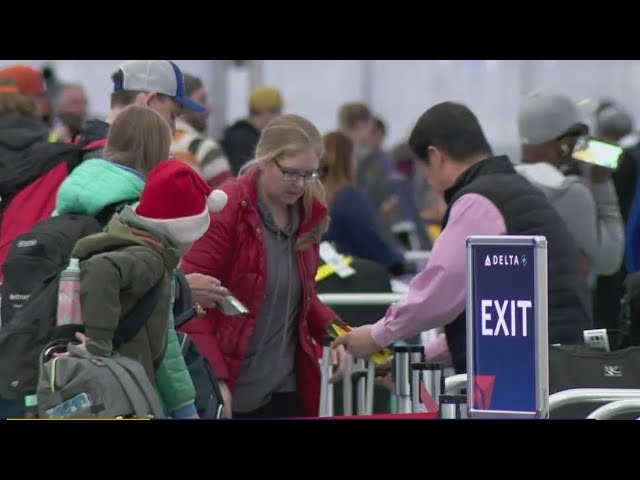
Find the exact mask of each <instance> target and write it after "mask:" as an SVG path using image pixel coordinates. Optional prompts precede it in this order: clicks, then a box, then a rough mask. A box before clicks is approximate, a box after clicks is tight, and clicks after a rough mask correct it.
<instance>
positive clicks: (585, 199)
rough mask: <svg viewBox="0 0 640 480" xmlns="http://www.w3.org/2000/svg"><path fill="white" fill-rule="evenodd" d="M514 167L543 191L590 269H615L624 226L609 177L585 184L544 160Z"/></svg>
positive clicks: (599, 271) (610, 271) (603, 272)
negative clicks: (589, 264)
mask: <svg viewBox="0 0 640 480" xmlns="http://www.w3.org/2000/svg"><path fill="white" fill-rule="evenodd" d="M516 170H517V171H518V173H520V174H521V175H522V176H524V177H525V178H526V179H527V180H529V181H530V182H531V183H532V184H533V185H535V186H536V187H538V188H540V189H541V190H542V191H543V192H544V193H545V195H546V196H547V198H548V199H549V201H550V202H551V204H552V205H553V206H554V207H555V208H556V210H557V211H558V213H559V214H560V216H561V217H562V219H563V220H564V221H565V222H566V224H567V226H568V228H569V231H570V232H571V234H572V236H573V238H574V239H575V241H576V243H577V244H578V247H579V248H580V250H581V251H582V253H583V254H584V255H585V256H586V257H587V258H588V259H589V260H590V263H591V270H592V272H594V273H597V274H601V275H611V274H613V273H615V272H616V271H618V269H619V268H620V265H621V263H622V257H623V254H624V225H623V222H622V217H621V216H620V207H619V204H618V197H617V195H616V191H615V188H614V186H613V182H612V181H611V180H609V181H607V182H604V183H594V184H593V185H591V186H590V187H589V186H587V184H586V183H585V182H584V180H583V179H581V178H580V177H577V176H573V175H569V176H565V175H564V174H563V173H562V172H561V171H560V170H558V169H557V168H556V167H555V166H553V165H551V164H549V163H546V162H540V163H532V164H522V165H517V166H516Z"/></svg>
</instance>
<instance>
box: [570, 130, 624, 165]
mask: <svg viewBox="0 0 640 480" xmlns="http://www.w3.org/2000/svg"><path fill="white" fill-rule="evenodd" d="M622 152H623V149H622V147H620V146H618V145H616V144H615V143H609V142H604V141H602V140H596V139H594V138H589V137H582V138H579V139H578V141H577V142H576V146H575V148H574V149H573V154H572V157H573V158H575V159H576V160H580V161H582V162H587V163H590V164H592V165H597V166H599V167H604V168H610V169H612V170H615V169H616V168H618V164H619V162H620V157H621V156H622Z"/></svg>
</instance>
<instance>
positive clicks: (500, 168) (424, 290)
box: [333, 102, 593, 373]
mask: <svg viewBox="0 0 640 480" xmlns="http://www.w3.org/2000/svg"><path fill="white" fill-rule="evenodd" d="M409 145H410V146H411V149H412V150H413V152H414V153H415V154H416V156H417V157H418V158H419V160H420V162H421V163H422V165H423V171H424V174H425V176H426V178H427V179H428V180H429V183H430V184H431V185H432V186H433V188H435V189H436V190H438V191H441V192H443V193H444V196H445V199H446V201H447V205H448V209H447V212H446V213H445V215H444V220H443V230H442V233H441V235H440V236H439V237H438V239H437V240H436V243H435V245H434V247H433V251H432V254H431V258H430V259H429V262H428V264H427V266H426V267H425V268H424V270H422V271H421V272H420V273H418V275H416V277H414V279H413V280H412V281H411V284H410V285H409V292H408V294H407V297H406V298H405V299H403V300H400V301H399V302H397V303H395V304H393V305H392V306H391V307H389V309H388V310H387V313H386V315H385V317H384V318H382V319H380V320H379V321H378V322H376V323H375V324H374V325H365V326H361V327H358V328H355V329H353V330H352V331H351V332H349V333H347V334H345V335H343V336H340V337H338V338H337V339H336V340H334V342H333V346H334V347H337V346H339V345H344V346H345V347H346V349H347V352H348V353H350V354H352V355H354V356H357V357H362V358H366V357H368V356H370V355H372V354H373V353H375V352H377V351H378V350H379V349H380V348H381V347H386V346H388V345H391V344H393V343H394V342H396V341H398V340H402V339H406V338H411V337H412V336H414V335H416V334H418V333H420V332H422V331H425V330H429V329H432V328H441V327H444V331H445V333H444V334H442V335H437V336H436V338H434V339H433V340H430V341H429V342H428V343H427V344H426V345H425V357H426V358H427V361H442V362H444V363H446V364H447V365H452V366H453V367H454V369H455V371H456V373H465V372H466V365H467V362H466V356H467V352H466V314H465V310H466V295H467V290H466V287H467V284H466V282H467V277H466V258H465V252H466V241H467V238H468V237H469V236H470V235H544V236H545V237H546V238H547V241H548V274H549V283H548V288H549V291H548V295H549V296H548V298H549V310H548V311H549V315H548V321H549V343H550V344H553V343H563V344H576V343H581V342H582V331H583V330H584V329H589V328H591V327H592V323H593V322H592V317H591V309H590V306H589V299H588V288H587V284H586V281H585V279H584V278H583V277H582V275H581V273H580V256H579V251H578V247H577V245H576V243H575V241H574V240H573V238H572V237H571V234H570V233H569V230H568V229H567V226H566V224H565V222H564V221H563V220H562V218H560V216H559V215H558V213H557V212H556V211H555V209H554V208H553V206H552V205H551V203H549V200H547V198H546V197H545V195H544V194H543V193H542V191H541V190H539V189H537V188H536V187H534V186H533V185H531V183H529V182H528V181H527V180H526V179H525V178H524V177H522V176H521V175H518V174H517V173H516V171H515V169H514V167H513V165H512V163H511V161H510V160H509V158H508V157H506V156H505V155H499V156H496V155H494V154H493V151H492V149H491V147H490V146H489V143H488V142H487V139H486V137H485V135H484V132H483V131H482V128H481V127H480V124H479V122H478V119H477V118H476V116H475V115H474V114H473V112H471V110H469V109H468V108H467V107H466V106H464V105H461V104H458V103H453V102H444V103H440V104H438V105H435V106H433V107H432V108H430V109H429V110H427V111H426V112H425V113H424V114H423V115H422V116H421V117H420V119H419V120H418V122H417V123H416V126H415V127H414V129H413V131H412V132H411V136H410V138H409Z"/></svg>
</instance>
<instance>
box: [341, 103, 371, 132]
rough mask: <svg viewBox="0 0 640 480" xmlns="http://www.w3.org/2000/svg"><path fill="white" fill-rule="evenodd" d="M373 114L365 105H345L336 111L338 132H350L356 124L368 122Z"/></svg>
mask: <svg viewBox="0 0 640 480" xmlns="http://www.w3.org/2000/svg"><path fill="white" fill-rule="evenodd" d="M372 118H373V114H372V113H371V110H369V107H368V106H367V105H366V104H365V103H361V102H351V103H345V104H343V105H342V106H341V107H340V110H339V111H338V125H339V128H340V130H343V131H345V130H351V129H352V128H353V127H355V126H356V124H357V123H359V122H363V121H366V120H370V119H372Z"/></svg>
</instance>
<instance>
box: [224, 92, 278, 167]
mask: <svg viewBox="0 0 640 480" xmlns="http://www.w3.org/2000/svg"><path fill="white" fill-rule="evenodd" d="M283 105H284V102H283V101H282V95H281V94H280V91H279V90H278V89H276V88H273V87H259V88H256V89H255V90H253V92H251V96H250V97H249V117H248V118H243V119H242V120H238V121H237V122H236V123H234V124H233V125H231V126H230V127H227V128H226V130H225V131H224V133H223V135H222V140H220V146H221V147H222V149H223V150H224V152H225V154H226V155H227V159H228V160H229V163H230V164H231V170H232V171H233V174H234V175H235V176H237V175H238V173H239V172H240V168H241V167H242V166H243V165H244V164H245V163H247V162H248V161H249V160H253V157H254V155H255V152H256V145H258V139H259V138H260V132H261V131H262V129H263V128H264V127H265V126H266V125H267V123H269V122H270V121H271V120H272V119H274V118H276V117H278V116H280V115H281V114H282V107H283Z"/></svg>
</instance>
